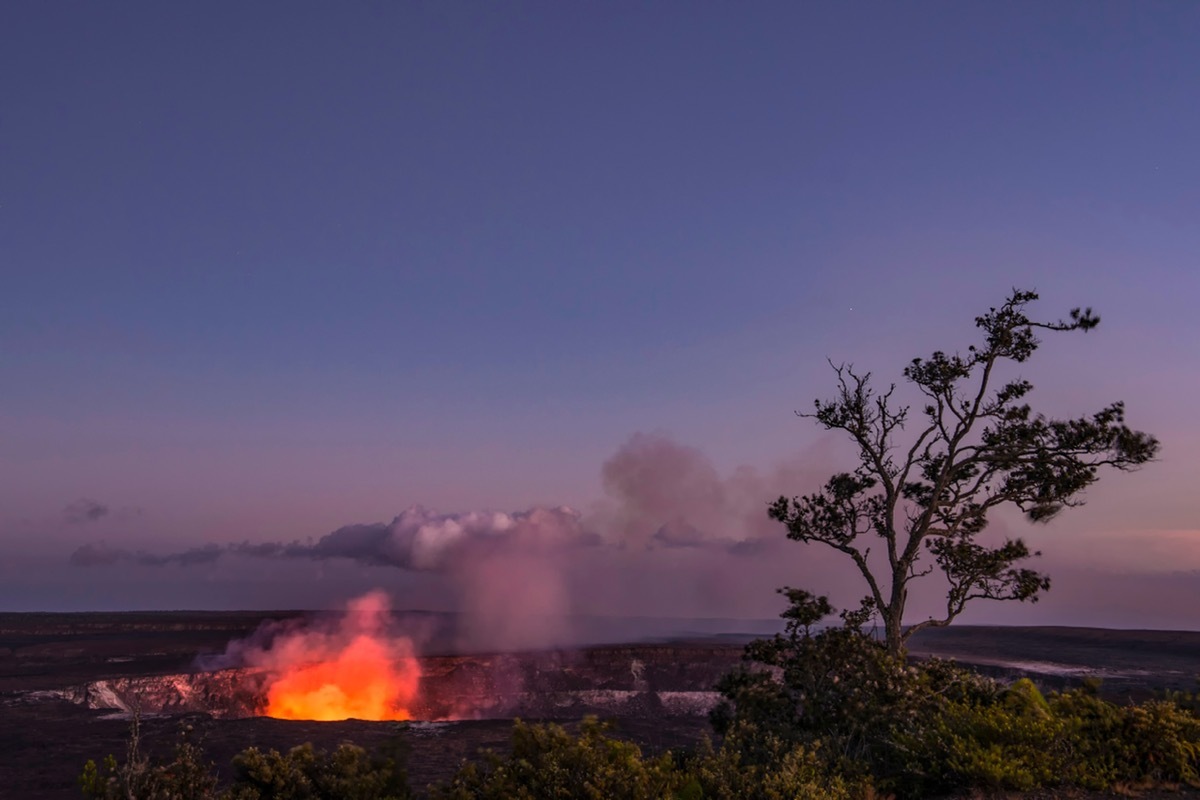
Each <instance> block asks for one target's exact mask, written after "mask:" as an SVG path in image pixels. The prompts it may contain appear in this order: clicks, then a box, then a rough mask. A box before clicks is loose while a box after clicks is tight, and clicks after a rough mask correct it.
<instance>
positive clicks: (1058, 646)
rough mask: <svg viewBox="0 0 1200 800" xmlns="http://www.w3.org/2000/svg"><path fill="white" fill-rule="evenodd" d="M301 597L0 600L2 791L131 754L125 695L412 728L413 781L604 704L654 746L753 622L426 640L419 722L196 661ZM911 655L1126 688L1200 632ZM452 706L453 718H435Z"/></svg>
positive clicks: (339, 737)
mask: <svg viewBox="0 0 1200 800" xmlns="http://www.w3.org/2000/svg"><path fill="white" fill-rule="evenodd" d="M294 616H296V613H295V612H278V613H264V612H232V613H229V612H161V613H127V614H12V613H7V614H0V797H6V798H7V797H12V798H76V797H79V796H80V795H79V790H78V788H77V787H76V785H75V778H76V776H77V775H78V773H79V771H80V769H81V767H82V765H83V763H84V762H85V761H86V760H87V759H89V758H94V759H97V760H99V759H101V758H103V757H104V756H105V755H106V754H108V753H113V754H116V755H118V757H119V756H121V755H122V754H123V753H124V748H125V739H126V736H127V734H128V730H129V721H128V719H129V714H128V711H129V709H130V708H132V707H134V706H137V707H139V708H140V709H141V711H142V713H143V716H144V722H143V732H144V739H145V742H146V745H147V746H148V747H149V749H150V750H151V751H152V752H154V751H157V752H163V753H165V752H167V751H169V750H170V748H171V746H172V745H173V743H174V741H175V734H176V731H177V730H178V728H179V726H180V724H181V722H187V723H190V724H192V725H194V726H195V727H196V728H197V729H199V730H200V732H201V735H202V737H203V739H204V742H205V748H206V750H207V752H208V754H209V756H210V757H211V758H212V759H213V760H214V761H215V762H216V764H217V765H218V766H219V767H221V768H226V769H227V768H228V767H227V765H228V763H229V760H230V758H231V757H232V756H233V755H234V754H235V753H236V752H238V751H240V750H242V749H244V748H246V747H249V746H252V745H253V746H258V747H260V748H278V749H286V748H289V747H292V746H294V745H297V744H300V743H303V742H309V741H311V742H313V743H314V744H316V745H317V746H319V747H325V748H330V747H334V746H336V745H337V744H338V743H340V742H342V741H346V740H350V741H353V742H355V743H357V744H360V745H363V746H365V747H371V746H373V745H376V744H381V743H383V742H385V741H389V740H392V739H394V738H396V737H399V738H400V739H402V740H403V742H404V743H405V744H406V745H407V747H408V749H409V753H410V757H409V774H410V779H411V781H412V784H413V785H414V786H424V785H427V784H428V783H430V782H432V781H436V780H440V779H444V778H446V777H448V776H449V775H450V774H452V773H453V771H454V770H455V769H456V768H457V766H458V765H459V763H460V762H461V761H462V760H463V759H465V758H468V757H471V756H473V755H475V753H476V752H477V751H478V750H480V749H481V748H497V749H503V748H504V747H505V745H506V743H507V740H508V735H509V730H510V727H511V722H510V720H511V718H512V717H514V716H520V717H522V718H525V719H553V720H558V721H562V722H565V723H568V724H569V723H571V722H573V721H577V720H578V719H580V718H581V717H582V716H583V715H584V714H588V713H596V714H598V715H600V716H601V717H602V718H607V719H611V720H613V721H614V722H615V723H616V726H617V731H618V732H619V733H620V734H622V735H624V736H627V737H628V738H630V739H632V740H634V741H637V742H638V743H639V744H641V745H642V746H643V747H644V748H646V749H648V750H652V751H653V750H661V749H664V748H668V747H674V746H680V745H687V744H691V743H694V742H695V741H697V740H698V739H699V738H700V737H702V736H704V735H705V734H706V733H707V732H708V731H709V727H708V722H707V719H706V713H707V710H708V709H709V708H710V707H711V705H712V704H713V702H715V699H716V697H715V695H714V694H713V693H712V691H711V690H712V686H713V684H714V682H715V681H716V679H717V678H718V677H719V676H720V675H721V674H723V673H724V672H726V671H727V670H729V669H730V668H732V667H733V666H734V665H736V664H737V663H738V662H739V661H740V658H741V651H742V644H743V643H744V640H745V638H746V637H740V638H739V637H736V636H730V637H707V638H696V639H690V640H676V641H665V642H664V641H648V642H639V643H632V644H620V645H612V644H606V645H598V646H594V647H582V648H575V649H569V650H552V651H543V652H534V653H506V654H489V653H472V654H465V655H455V654H453V653H451V652H449V650H448V649H446V647H445V645H442V646H441V648H440V649H439V648H436V647H435V648H432V649H428V650H427V652H433V653H435V654H434V655H431V656H428V657H425V658H423V659H422V660H421V669H422V674H423V676H424V677H423V679H422V686H421V691H422V695H423V696H424V698H425V699H424V700H423V705H420V706H418V707H415V708H414V712H415V715H416V716H425V717H427V718H428V720H427V721H416V722H408V723H403V722H364V721H358V720H348V721H344V722H300V721H287V720H277V719H270V718H266V717H261V716H253V714H254V708H255V705H256V703H257V698H256V692H257V691H258V686H259V684H257V683H256V682H255V681H256V680H257V678H256V676H255V675H254V674H253V673H252V672H248V671H245V670H237V669H227V670H224V671H217V672H212V671H210V672H204V671H201V670H198V669H197V668H196V666H195V665H196V659H197V656H199V655H204V654H214V653H220V652H223V651H224V649H225V647H226V645H227V644H228V643H229V642H230V641H231V640H233V639H238V638H241V637H244V636H247V635H249V634H250V633H252V632H253V631H254V630H255V629H257V628H258V626H259V624H260V623H261V622H263V621H264V620H266V619H284V618H288V617H294ZM911 650H912V653H913V655H914V656H916V657H921V656H927V655H939V656H943V657H951V658H956V659H957V660H959V661H960V662H964V663H970V664H974V665H976V666H977V667H978V668H979V669H980V670H981V671H983V672H986V673H989V674H992V675H996V676H998V677H1002V678H1003V677H1015V676H1017V675H1026V674H1027V675H1029V676H1031V677H1033V678H1034V679H1035V680H1037V681H1038V682H1039V683H1041V684H1042V685H1043V686H1046V687H1047V688H1059V687H1063V686H1068V685H1071V684H1073V683H1076V682H1078V681H1081V680H1082V679H1083V678H1085V677H1089V676H1095V677H1100V678H1102V679H1103V681H1104V683H1103V687H1104V692H1105V693H1106V694H1108V695H1109V696H1110V697H1113V698H1114V699H1126V698H1128V699H1142V698H1144V697H1146V696H1148V695H1149V694H1150V692H1151V691H1152V690H1154V689H1159V688H1175V689H1192V688H1195V686H1196V678H1197V675H1198V674H1200V633H1196V632H1165V631H1116V630H1101V629H1087V628H999V627H970V626H964V627H957V628H954V627H952V628H948V629H945V630H937V631H933V630H931V631H924V632H922V634H921V635H920V636H919V637H918V638H917V639H915V640H914V642H913V645H912V648H911ZM446 716H454V717H457V719H455V720H454V721H438V720H439V718H444V717H446Z"/></svg>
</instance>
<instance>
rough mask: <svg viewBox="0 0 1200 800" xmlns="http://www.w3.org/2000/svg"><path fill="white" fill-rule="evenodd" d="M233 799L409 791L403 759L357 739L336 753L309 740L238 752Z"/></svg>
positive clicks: (362, 797) (340, 797) (316, 798)
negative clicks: (370, 751) (283, 750)
mask: <svg viewBox="0 0 1200 800" xmlns="http://www.w3.org/2000/svg"><path fill="white" fill-rule="evenodd" d="M233 767H234V771H235V777H234V785H233V788H232V790H231V791H230V792H229V795H228V797H229V798H230V800H404V798H407V797H410V796H411V793H410V791H409V788H408V776H407V774H406V772H405V770H404V768H403V766H402V759H400V758H398V757H395V756H393V757H387V756H383V755H375V756H372V755H370V754H368V753H367V751H366V750H364V749H363V748H361V747H358V746H356V745H353V744H348V743H346V744H342V745H339V746H338V748H337V749H336V750H334V751H333V752H332V753H325V752H324V751H322V750H314V749H313V746H312V745H311V744H302V745H300V746H298V747H293V748H292V749H291V750H289V751H288V752H287V754H286V755H284V754H281V753H280V752H279V751H278V750H271V751H269V752H266V753H263V752H262V751H260V750H259V749H258V748H255V747H251V748H249V749H248V750H243V751H242V752H241V753H238V754H237V755H236V756H234V759H233Z"/></svg>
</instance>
